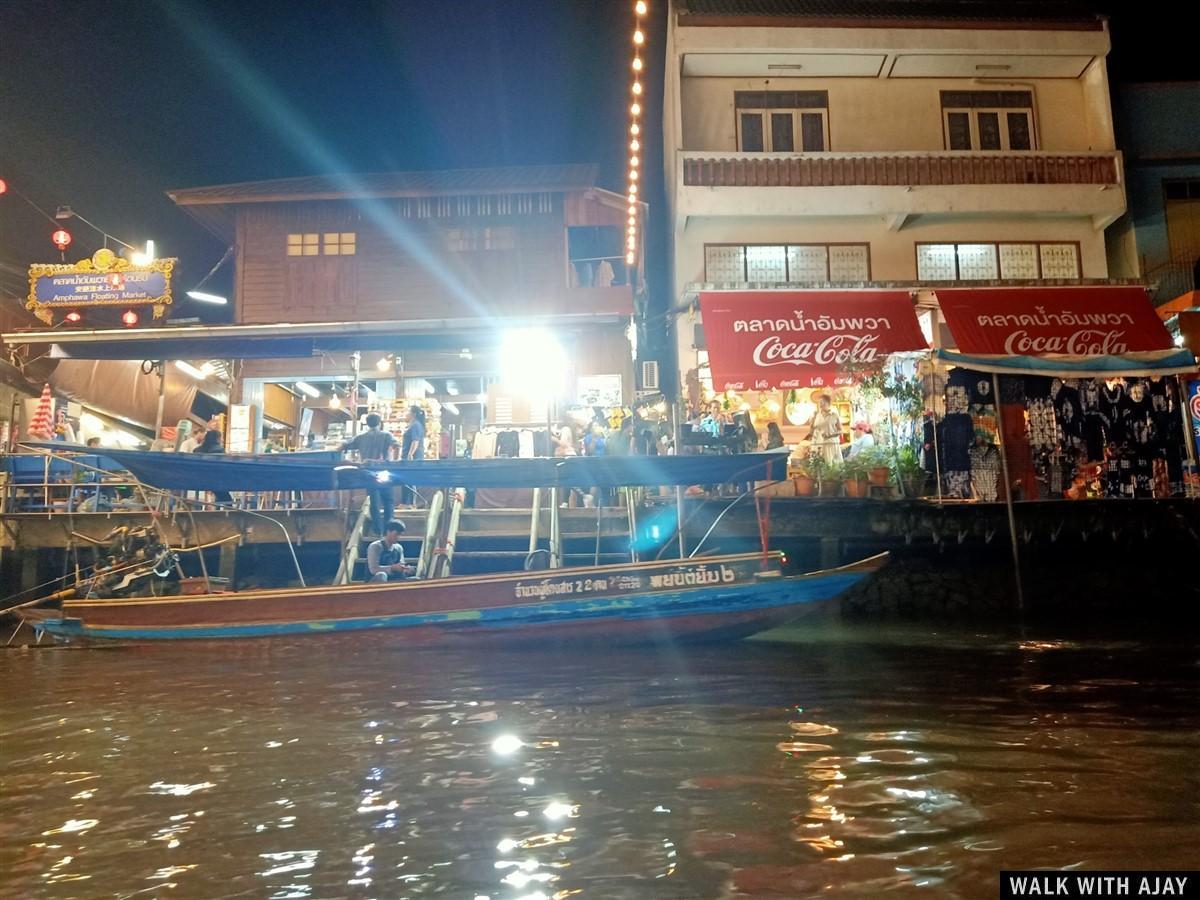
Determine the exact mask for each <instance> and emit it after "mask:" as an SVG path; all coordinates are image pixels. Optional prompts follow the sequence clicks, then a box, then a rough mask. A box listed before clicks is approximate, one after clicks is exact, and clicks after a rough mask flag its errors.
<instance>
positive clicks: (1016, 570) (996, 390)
mask: <svg viewBox="0 0 1200 900" xmlns="http://www.w3.org/2000/svg"><path fill="white" fill-rule="evenodd" d="M992 396H993V397H994V398H995V399H996V428H997V430H998V432H999V435H998V437H999V439H1000V471H1001V473H1003V475H1004V503H1005V505H1006V506H1007V507H1008V536H1009V538H1010V539H1011V540H1012V558H1013V575H1014V576H1015V578H1016V580H1017V609H1018V611H1020V612H1022V613H1024V612H1025V589H1024V586H1023V585H1022V583H1021V582H1022V579H1021V551H1020V548H1019V547H1018V545H1017V514H1016V511H1015V510H1014V508H1013V497H1012V478H1011V477H1010V476H1009V474H1008V447H1007V446H1005V443H1004V413H1003V412H1001V403H1000V376H999V375H997V374H996V373H995V372H993V373H992Z"/></svg>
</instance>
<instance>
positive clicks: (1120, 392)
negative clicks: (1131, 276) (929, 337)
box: [929, 286, 1196, 501]
mask: <svg viewBox="0 0 1200 900" xmlns="http://www.w3.org/2000/svg"><path fill="white" fill-rule="evenodd" d="M937 300H938V304H939V307H940V309H941V312H942V315H943V316H944V319H945V323H946V325H947V327H948V328H949V332H950V335H951V337H952V339H953V343H954V345H955V349H953V350H950V349H942V350H939V351H938V354H937V358H938V362H939V370H940V371H939V377H938V378H937V380H936V383H937V387H938V393H939V396H938V398H937V399H938V401H939V402H938V403H937V406H938V408H939V409H938V412H939V415H938V416H937V421H936V426H935V430H934V429H930V430H931V431H932V434H931V441H930V442H929V443H933V444H935V445H936V455H931V456H930V462H931V465H930V469H931V471H932V470H933V469H934V468H936V469H937V470H938V475H939V476H940V479H939V484H940V490H941V494H942V495H943V496H945V497H950V498H960V499H968V498H970V499H977V500H982V501H989V500H992V501H994V500H1004V499H1012V500H1042V499H1061V498H1068V499H1083V498H1087V497H1110V498H1135V497H1137V498H1140V497H1170V496H1174V495H1177V494H1180V493H1183V492H1184V490H1185V479H1184V471H1185V467H1186V464H1187V463H1188V462H1189V460H1190V456H1191V452H1190V444H1189V441H1188V436H1187V429H1186V425H1187V421H1186V419H1185V411H1184V408H1183V403H1182V395H1181V391H1180V385H1179V381H1178V378H1177V376H1179V375H1182V374H1187V373H1194V372H1195V371H1196V363H1195V358H1194V357H1193V356H1192V354H1191V353H1190V352H1189V351H1187V350H1180V349H1178V348H1176V347H1175V346H1174V342H1173V340H1172V338H1171V336H1170V335H1169V333H1168V332H1167V330H1166V328H1165V327H1164V326H1163V324H1162V322H1161V320H1160V319H1159V317H1158V316H1157V315H1156V313H1155V311H1154V308H1153V307H1152V306H1151V304H1150V301H1149V299H1148V298H1147V296H1146V293H1145V291H1144V290H1143V289H1142V288H1140V287H1136V286H1135V287H1120V286H1113V287H1110V286H1101V287H1061V288H1059V287H1054V288H1049V287H1047V288H979V289H965V288H963V289H958V288H956V289H945V290H938V291H937ZM931 425H932V423H931ZM1006 467H1007V472H1008V477H1004V471H1005V468H1006ZM1006 485H1011V486H1012V496H1011V498H1010V497H1009V496H1008V495H1007V494H1006V490H1005V486H1006Z"/></svg>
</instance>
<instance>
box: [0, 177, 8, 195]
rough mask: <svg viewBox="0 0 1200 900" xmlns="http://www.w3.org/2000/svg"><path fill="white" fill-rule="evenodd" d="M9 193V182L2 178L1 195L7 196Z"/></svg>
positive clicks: (0, 180)
mask: <svg viewBox="0 0 1200 900" xmlns="http://www.w3.org/2000/svg"><path fill="white" fill-rule="evenodd" d="M7 193H8V182H7V181H5V180H4V179H3V178H0V194H7Z"/></svg>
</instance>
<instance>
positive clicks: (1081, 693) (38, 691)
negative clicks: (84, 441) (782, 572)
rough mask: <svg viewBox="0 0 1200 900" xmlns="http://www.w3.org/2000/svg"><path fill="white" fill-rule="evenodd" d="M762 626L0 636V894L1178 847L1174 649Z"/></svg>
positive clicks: (654, 887)
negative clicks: (283, 636)
mask: <svg viewBox="0 0 1200 900" xmlns="http://www.w3.org/2000/svg"><path fill="white" fill-rule="evenodd" d="M773 637H775V638H777V639H776V640H772V641H770V642H766V641H761V640H756V641H751V642H743V643H741V644H736V645H731V646H724V647H706V648H696V649H678V650H671V651H667V652H650V651H647V650H619V649H606V650H586V651H580V650H573V651H570V652H566V651H562V650H559V649H556V648H553V647H544V646H529V647H527V648H519V649H509V650H504V651H499V652H478V651H476V652H462V651H453V652H448V651H439V650H433V649H420V650H410V649H405V648H403V647H401V646H399V645H397V644H395V643H394V642H391V641H389V640H387V639H386V638H384V637H383V636H379V637H374V638H372V639H371V640H370V641H369V642H364V641H363V640H360V639H358V638H356V637H354V636H349V637H346V638H342V637H328V638H307V639H304V640H296V641H291V642H286V641H285V642H274V641H255V642H246V643H241V644H234V645H226V646H211V645H201V644H177V645H169V646H165V645H164V646H140V647H122V648H104V649H46V648H39V649H30V650H8V651H5V652H3V653H2V654H0V675H2V681H0V691H2V698H3V707H2V709H0V733H2V738H0V740H2V744H0V761H2V763H3V769H2V774H0V896H3V897H20V898H26V897H53V898H59V897H63V898H66V897H72V898H74V897H80V898H92V897H172V898H174V897H181V898H187V897H255V898H260V897H261V898H268V897H269V898H285V897H296V898H307V897H313V898H340V897H346V898H369V897H379V898H403V897H428V896H444V897H454V898H458V897H463V898H468V900H477V898H484V897H486V898H489V900H501V898H504V900H516V898H543V897H544V898H550V897H558V898H566V897H575V896H579V897H595V898H603V900H616V898H626V897H628V898H640V897H652V898H675V897H678V898H710V897H711V898H717V897H740V896H772V897H793V898H802V897H808V896H816V895H818V894H820V896H822V897H855V898H861V897H872V896H877V895H880V894H884V893H889V894H891V895H893V896H898V897H906V896H922V897H963V898H975V897H994V896H996V895H997V885H998V878H997V874H996V873H997V872H998V870H999V869H1001V868H1034V867H1042V866H1045V867H1068V866H1070V867H1077V868H1084V869H1116V868H1160V869H1183V868H1189V867H1193V866H1194V862H1195V858H1196V857H1195V852H1196V848H1197V847H1200V765H1197V762H1196V759H1197V757H1196V750H1197V745H1198V742H1200V707H1198V706H1197V702H1196V701H1197V686H1198V684H1200V664H1198V660H1200V653H1198V652H1197V650H1196V649H1195V647H1194V646H1189V645H1188V644H1186V643H1184V642H1182V641H1180V642H1178V643H1176V642H1173V641H1171V640H1169V639H1168V640H1163V639H1161V638H1160V639H1155V640H1153V641H1150V640H1145V639H1137V638H1132V637H1127V636H1118V637H1108V638H1096V637H1091V638H1073V639H1068V638H1064V637H1062V636H1061V635H1056V634H1053V633H1047V634H1040V635H1037V636H1035V637H1031V636H1029V635H1018V634H1001V633H994V632H992V633H989V632H984V631H966V630H964V631H949V630H948V631H940V632H939V631H933V630H930V629H918V628H910V629H899V630H897V629H885V628H880V627H874V626H860V627H848V626H833V625H821V626H805V627H795V628H792V629H789V630H785V631H781V632H776V633H775V635H773Z"/></svg>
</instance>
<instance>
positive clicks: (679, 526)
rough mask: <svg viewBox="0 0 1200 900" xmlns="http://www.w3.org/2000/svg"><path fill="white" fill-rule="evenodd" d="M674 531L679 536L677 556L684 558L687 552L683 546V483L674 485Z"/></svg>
mask: <svg viewBox="0 0 1200 900" xmlns="http://www.w3.org/2000/svg"><path fill="white" fill-rule="evenodd" d="M675 533H676V534H677V535H678V536H679V558H680V559H684V558H685V557H686V556H687V553H686V552H685V551H684V546H683V485H682V484H677V485H675Z"/></svg>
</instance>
